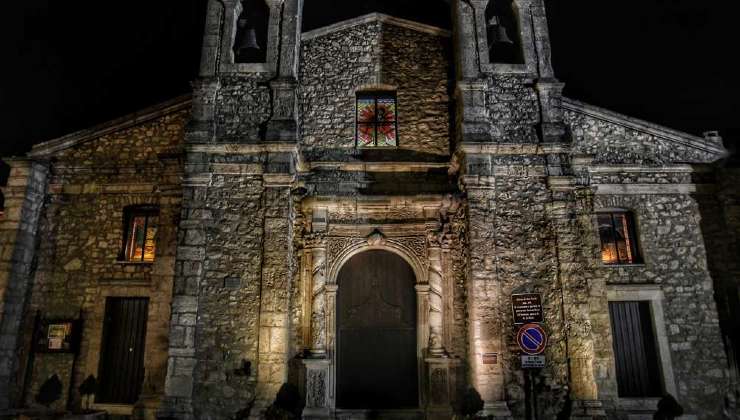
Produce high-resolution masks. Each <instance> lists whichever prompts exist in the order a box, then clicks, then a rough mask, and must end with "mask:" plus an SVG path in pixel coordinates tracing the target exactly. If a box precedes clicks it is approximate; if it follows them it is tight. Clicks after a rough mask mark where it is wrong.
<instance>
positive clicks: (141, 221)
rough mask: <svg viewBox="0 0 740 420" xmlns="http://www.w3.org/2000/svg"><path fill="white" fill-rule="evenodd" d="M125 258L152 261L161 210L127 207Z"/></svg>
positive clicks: (133, 260)
mask: <svg viewBox="0 0 740 420" xmlns="http://www.w3.org/2000/svg"><path fill="white" fill-rule="evenodd" d="M125 214H126V216H125V217H126V235H125V238H124V243H125V247H124V258H123V259H124V260H125V261H131V262H152V261H154V255H155V252H156V244H157V228H158V224H159V211H158V210H157V209H156V208H153V207H135V208H130V209H127V211H126V212H125Z"/></svg>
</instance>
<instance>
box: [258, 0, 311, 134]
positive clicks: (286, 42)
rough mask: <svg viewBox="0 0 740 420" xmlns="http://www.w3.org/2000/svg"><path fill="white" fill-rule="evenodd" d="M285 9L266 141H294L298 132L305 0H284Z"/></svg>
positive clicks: (271, 84) (271, 85)
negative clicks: (300, 52) (297, 93)
mask: <svg viewBox="0 0 740 420" xmlns="http://www.w3.org/2000/svg"><path fill="white" fill-rule="evenodd" d="M281 2H282V0H280V1H279V3H281ZM272 3H274V1H273V2H272ZM271 9H272V7H271ZM282 11H283V18H282V25H281V26H282V36H281V39H280V54H279V56H280V68H279V75H278V78H277V79H275V80H273V81H271V82H270V87H271V88H272V118H271V119H270V121H269V122H268V123H267V134H266V138H267V141H281V142H283V141H285V142H295V141H296V140H297V135H298V124H297V123H296V115H297V112H296V107H297V101H296V87H297V82H296V80H297V74H298V70H297V63H298V52H299V51H300V45H301V44H300V34H301V20H302V16H303V0H285V2H284V5H283V10H282Z"/></svg>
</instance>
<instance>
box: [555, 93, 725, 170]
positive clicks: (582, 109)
mask: <svg viewBox="0 0 740 420" xmlns="http://www.w3.org/2000/svg"><path fill="white" fill-rule="evenodd" d="M561 106H562V109H564V110H568V111H574V112H577V113H579V114H583V115H586V116H588V117H591V118H595V119H597V120H601V121H605V122H609V123H612V124H616V125H619V126H621V127H624V128H627V129H630V130H635V131H638V132H641V133H645V134H649V135H652V136H655V137H658V138H661V139H664V140H667V141H670V142H674V143H677V144H680V145H682V146H685V147H690V148H692V149H698V150H701V151H703V152H708V153H715V154H717V158H718V159H719V158H722V157H724V156H726V155H727V153H728V152H727V150H726V149H725V148H724V146H723V145H721V144H715V143H712V142H711V141H708V140H707V139H705V138H703V137H699V136H694V135H692V134H688V133H684V132H681V131H678V130H673V129H670V128H667V127H663V126H661V125H658V124H653V123H650V122H647V121H644V120H640V119H637V118H632V117H629V116H626V115H622V114H619V113H616V112H614V111H610V110H608V109H604V108H599V107H597V106H594V105H589V104H586V103H584V102H580V101H576V100H574V99H569V98H565V97H563V100H562V105H561Z"/></svg>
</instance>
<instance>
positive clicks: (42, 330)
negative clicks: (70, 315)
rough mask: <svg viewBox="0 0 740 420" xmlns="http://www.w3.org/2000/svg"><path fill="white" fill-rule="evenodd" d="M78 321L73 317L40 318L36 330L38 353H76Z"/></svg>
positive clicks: (78, 333) (78, 335) (78, 330)
mask: <svg viewBox="0 0 740 420" xmlns="http://www.w3.org/2000/svg"><path fill="white" fill-rule="evenodd" d="M79 337H80V322H79V321H78V320H74V319H65V320H47V319H44V320H40V322H39V325H38V329H37V331H36V340H35V342H36V351H37V352H39V353H77V350H78V347H79Z"/></svg>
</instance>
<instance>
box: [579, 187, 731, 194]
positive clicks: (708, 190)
mask: <svg viewBox="0 0 740 420" xmlns="http://www.w3.org/2000/svg"><path fill="white" fill-rule="evenodd" d="M593 186H594V187H595V188H596V194H597V195H663V194H714V193H716V192H717V186H716V185H714V184H594V185H593Z"/></svg>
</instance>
